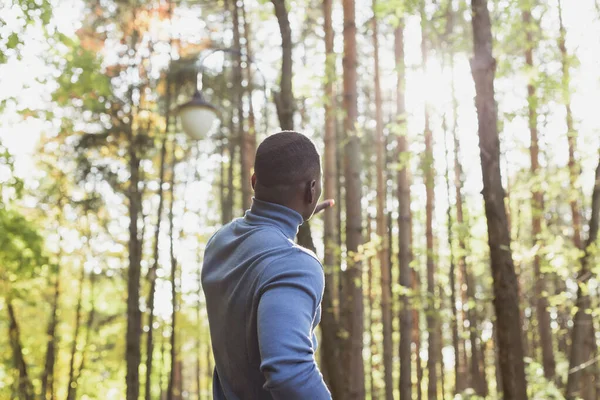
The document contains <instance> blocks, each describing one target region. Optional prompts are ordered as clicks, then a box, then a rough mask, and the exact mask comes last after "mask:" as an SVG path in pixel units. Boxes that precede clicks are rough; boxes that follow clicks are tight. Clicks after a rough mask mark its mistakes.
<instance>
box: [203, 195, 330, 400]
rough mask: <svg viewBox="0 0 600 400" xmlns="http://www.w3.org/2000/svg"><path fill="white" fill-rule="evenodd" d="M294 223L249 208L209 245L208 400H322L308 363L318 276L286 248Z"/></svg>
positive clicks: (292, 216)
mask: <svg viewBox="0 0 600 400" xmlns="http://www.w3.org/2000/svg"><path fill="white" fill-rule="evenodd" d="M301 223H302V216H301V215H300V214H298V213H297V212H295V211H293V210H291V209H289V208H287V207H284V206H280V205H277V204H273V203H267V202H262V201H259V200H254V203H253V205H252V209H251V210H250V211H248V212H247V213H246V216H245V217H244V218H240V219H237V220H234V221H233V222H232V223H230V224H228V225H226V226H225V227H223V228H222V229H221V230H220V231H219V232H217V233H216V234H215V236H214V237H213V238H212V239H211V240H210V241H209V243H208V245H207V248H206V252H205V256H204V265H203V269H202V286H203V288H204V292H205V295H206V303H207V309H208V318H209V323H210V330H211V337H212V344H213V351H214V356H215V365H216V366H215V374H214V382H213V393H214V398H215V399H218V400H220V399H228V400H237V399H240V400H242V399H271V398H275V399H278V398H285V399H305V398H309V399H328V398H330V395H329V392H328V391H327V388H326V386H325V384H324V382H323V378H322V376H321V374H320V372H319V371H318V368H317V365H316V363H315V360H314V351H315V349H316V345H317V344H316V339H315V336H314V333H313V329H314V328H315V327H316V325H317V324H318V323H319V320H320V303H321V297H322V294H323V285H324V278H323V271H322V267H321V265H320V263H319V262H318V260H317V259H316V258H315V257H314V255H312V254H311V253H310V252H308V251H306V250H304V249H302V248H300V247H298V246H297V245H295V244H294V240H293V239H294V237H295V235H296V232H297V229H298V226H299V225H300V224H301Z"/></svg>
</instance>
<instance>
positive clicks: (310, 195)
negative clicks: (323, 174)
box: [305, 180, 318, 204]
mask: <svg viewBox="0 0 600 400" xmlns="http://www.w3.org/2000/svg"><path fill="white" fill-rule="evenodd" d="M316 189H317V181H314V180H313V181H310V182H308V183H307V184H306V193H305V198H306V202H307V203H308V204H313V203H314V202H316V201H317V200H318V199H317V198H316V193H315V191H316Z"/></svg>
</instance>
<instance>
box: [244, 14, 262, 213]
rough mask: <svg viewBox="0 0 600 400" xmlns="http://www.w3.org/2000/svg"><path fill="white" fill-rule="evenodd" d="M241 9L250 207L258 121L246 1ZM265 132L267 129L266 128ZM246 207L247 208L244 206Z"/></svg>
mask: <svg viewBox="0 0 600 400" xmlns="http://www.w3.org/2000/svg"><path fill="white" fill-rule="evenodd" d="M240 9H241V10H242V20H243V26H244V39H245V40H246V43H245V47H246V68H245V70H246V80H247V81H248V88H247V96H248V130H247V131H246V132H245V135H244V141H243V142H242V145H243V146H244V149H245V150H244V153H245V154H246V157H245V164H244V165H243V171H244V172H242V179H243V180H244V179H245V178H244V174H245V175H247V178H248V179H247V182H248V187H247V188H246V190H247V192H248V193H247V195H245V196H244V197H247V198H248V207H249V206H250V204H251V201H252V194H253V190H252V185H251V184H250V179H251V177H252V171H253V169H254V155H255V154H256V121H255V118H254V106H253V104H252V81H253V79H252V78H253V75H252V67H251V65H252V62H253V61H252V47H251V46H250V36H251V35H250V21H248V18H246V8H245V5H244V2H242V5H241V7H240ZM263 118H265V120H267V116H266V115H264V116H263ZM265 133H267V132H266V130H265ZM243 190H244V187H243V185H242V191H243ZM244 209H245V208H244Z"/></svg>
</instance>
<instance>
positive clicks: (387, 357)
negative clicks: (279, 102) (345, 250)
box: [373, 0, 394, 400]
mask: <svg viewBox="0 0 600 400" xmlns="http://www.w3.org/2000/svg"><path fill="white" fill-rule="evenodd" d="M373 13H374V15H373V50H374V56H373V58H374V66H373V68H374V86H375V123H376V129H375V131H376V138H375V146H376V149H377V150H376V154H377V161H376V162H377V165H376V169H375V171H376V175H377V237H378V240H379V242H378V247H377V258H378V260H379V268H380V270H381V322H382V324H383V382H384V385H385V399H386V400H392V399H393V398H394V379H393V376H392V372H393V371H392V369H393V364H392V362H393V357H392V352H393V348H392V347H393V343H392V286H391V276H390V275H391V271H390V266H389V262H388V259H389V257H388V253H389V248H388V241H387V238H386V235H387V225H386V223H387V221H386V214H385V200H386V198H387V190H386V184H385V179H384V173H383V170H384V168H385V140H384V137H383V111H382V104H381V103H382V99H381V86H380V82H379V38H378V34H379V33H378V26H377V25H378V24H377V14H376V13H377V1H376V0H373Z"/></svg>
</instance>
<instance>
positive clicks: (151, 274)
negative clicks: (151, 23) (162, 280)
mask: <svg viewBox="0 0 600 400" xmlns="http://www.w3.org/2000/svg"><path fill="white" fill-rule="evenodd" d="M170 108H171V91H170V85H169V82H167V94H166V110H167V111H166V116H165V136H164V138H163V139H162V141H161V147H160V170H159V183H158V208H157V210H156V227H155V229H154V248H153V251H152V260H153V261H152V267H151V268H150V270H149V271H148V281H149V282H150V292H149V293H148V336H147V338H146V382H145V389H146V390H145V394H144V395H145V399H146V400H151V398H152V362H153V357H154V328H153V325H154V298H155V295H156V273H157V271H158V245H159V237H160V227H161V224H162V210H163V206H164V195H163V185H164V183H165V164H166V158H167V134H168V132H169V123H170V115H171V113H170Z"/></svg>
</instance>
